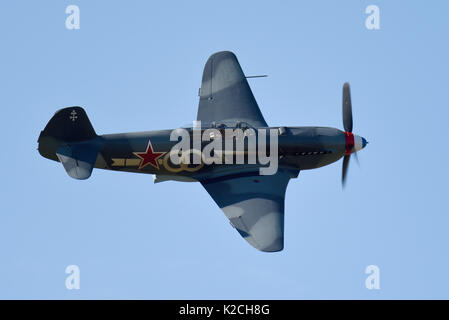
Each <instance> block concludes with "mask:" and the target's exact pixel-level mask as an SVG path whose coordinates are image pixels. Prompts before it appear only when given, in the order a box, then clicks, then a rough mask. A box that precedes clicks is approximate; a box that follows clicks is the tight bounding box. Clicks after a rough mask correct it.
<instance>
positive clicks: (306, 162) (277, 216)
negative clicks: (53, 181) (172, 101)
mask: <svg viewBox="0 0 449 320" xmlns="http://www.w3.org/2000/svg"><path fill="white" fill-rule="evenodd" d="M199 97H200V99H199V100H200V101H199V106H198V114H197V121H201V127H200V129H199V130H200V133H204V132H206V130H209V131H210V130H212V129H216V130H221V131H220V132H223V130H225V129H235V128H239V129H242V131H243V132H250V134H254V132H259V131H258V130H265V129H266V130H274V132H277V133H278V134H277V150H275V151H277V158H276V160H277V163H278V166H277V170H276V172H275V173H274V174H264V175H262V174H261V171H260V168H261V167H263V165H262V164H260V162H256V163H249V162H248V163H243V164H242V163H240V164H237V163H232V164H227V163H221V164H218V163H212V164H205V163H204V162H203V161H202V160H201V161H200V163H197V164H193V163H192V162H189V159H190V158H191V157H192V154H193V153H192V154H189V159H187V157H186V158H182V159H183V160H181V161H179V162H178V163H175V162H173V161H172V158H171V157H170V150H171V148H172V147H173V146H174V145H175V144H176V143H177V142H178V141H177V140H176V141H173V139H170V137H171V134H172V132H173V130H157V131H145V132H134V133H119V134H103V135H97V134H96V132H95V130H94V128H93V127H92V124H91V122H90V121H89V119H88V117H87V114H86V112H85V111H84V109H83V108H81V107H79V106H74V107H67V108H63V109H60V110H58V111H57V112H56V113H55V114H54V116H53V117H52V118H51V119H50V121H49V122H48V124H47V125H46V127H45V129H44V130H43V131H42V132H41V133H40V136H39V139H38V150H39V153H40V154H41V155H42V156H43V157H45V158H48V159H51V160H54V161H58V162H61V163H62V165H63V167H64V169H65V170H66V172H67V174H68V175H69V176H70V177H72V178H75V179H81V180H82V179H87V178H89V177H90V175H91V173H92V170H93V168H98V169H106V170H113V171H125V172H134V173H146V174H153V175H154V182H155V183H157V182H163V181H170V180H171V181H182V182H200V183H201V184H202V186H203V187H204V188H205V189H206V191H207V192H208V193H209V195H210V196H211V197H212V198H213V200H214V201H215V202H216V204H217V205H218V207H220V208H221V209H222V211H223V212H224V213H225V215H226V217H227V218H228V219H229V221H230V223H231V225H232V226H233V227H234V228H235V229H236V230H237V231H238V232H239V234H240V235H241V236H242V237H243V238H244V239H245V240H246V241H247V242H248V243H249V244H250V245H252V246H253V247H255V248H256V249H258V250H260V251H263V252H278V251H281V250H283V248H284V202H285V192H286V188H287V184H288V182H289V181H290V179H292V178H297V177H298V174H299V172H300V171H301V170H310V169H316V168H320V167H323V166H326V165H329V164H331V163H334V162H336V161H338V160H339V159H340V158H343V166H342V178H341V179H342V184H343V186H344V184H345V181H346V176H347V171H348V166H349V160H350V158H351V155H353V154H356V152H358V151H360V150H361V149H363V148H364V147H365V146H366V145H367V141H366V140H365V138H363V137H361V136H358V135H355V134H353V133H352V129H353V120H352V103H351V94H350V87H349V84H348V83H345V84H344V85H343V108H342V109H343V110H342V111H343V127H344V131H342V130H339V129H336V128H330V127H311V126H308V127H286V126H279V127H269V126H268V125H267V122H266V121H265V119H264V117H263V115H262V113H261V111H260V109H259V107H258V104H257V102H256V100H255V98H254V95H253V93H252V91H251V89H250V86H249V84H248V81H247V77H246V76H245V74H244V73H243V71H242V68H241V66H240V64H239V62H238V60H237V57H236V56H235V54H234V53H232V52H230V51H221V52H217V53H214V54H213V55H212V56H210V57H209V59H208V60H207V62H206V65H205V67H204V71H203V77H202V84H201V88H200V90H199ZM196 129H197V130H198V128H196ZM174 130H175V129H174ZM184 130H187V132H188V133H189V135H193V134H194V133H193V132H194V130H195V126H192V127H186V128H184ZM257 134H258V133H256V135H257ZM210 136H211V137H210V138H211V140H213V139H214V137H213V134H210ZM245 137H246V138H247V137H248V136H245ZM243 139H245V138H243ZM203 145H204V142H201V147H202V146H203ZM244 148H245V149H244V154H245V156H246V157H249V153H248V151H249V149H248V148H249V147H248V142H246V144H244ZM225 151H226V150H225ZM228 151H229V150H228ZM230 152H231V154H232V157H235V156H236V149H232V150H231V151H230ZM270 153H271V151H270ZM217 154H218V153H217ZM221 156H222V155H221ZM218 157H220V154H218ZM201 159H202V158H201ZM190 160H191V159H190Z"/></svg>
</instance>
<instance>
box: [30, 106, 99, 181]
mask: <svg viewBox="0 0 449 320" xmlns="http://www.w3.org/2000/svg"><path fill="white" fill-rule="evenodd" d="M97 137H98V136H97V134H96V133H95V130H94V128H93V127H92V124H91V123H90V121H89V118H88V117H87V114H86V112H85V111H84V109H83V108H81V107H69V108H64V109H61V110H58V111H57V112H56V113H55V115H54V116H53V117H52V118H51V119H50V121H49V122H48V123H47V125H46V126H45V129H44V130H43V131H42V132H41V134H40V136H39V140H38V143H39V147H38V150H39V153H40V154H41V155H42V156H43V157H45V158H48V159H52V160H55V161H60V162H61V163H62V164H63V166H64V168H65V169H66V171H67V173H68V175H69V176H71V177H72V178H75V179H87V178H89V177H90V175H91V173H92V169H93V167H94V166H95V161H96V159H97V155H98V150H99V142H98V139H96V138H97Z"/></svg>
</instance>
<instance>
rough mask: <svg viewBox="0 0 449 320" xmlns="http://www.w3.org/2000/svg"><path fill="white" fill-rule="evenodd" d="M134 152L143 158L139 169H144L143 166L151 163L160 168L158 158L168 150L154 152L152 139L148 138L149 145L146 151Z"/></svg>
mask: <svg viewBox="0 0 449 320" xmlns="http://www.w3.org/2000/svg"><path fill="white" fill-rule="evenodd" d="M133 153H134V154H135V155H136V156H137V157H139V158H140V159H142V161H140V166H139V170H140V169H142V168H143V167H146V166H147V165H149V164H150V165H152V166H153V167H155V168H156V169H158V170H159V164H158V163H157V159H159V158H160V157H162V156H163V155H164V154H166V152H154V151H153V146H152V145H151V140H150V139H148V146H147V150H146V151H145V152H133Z"/></svg>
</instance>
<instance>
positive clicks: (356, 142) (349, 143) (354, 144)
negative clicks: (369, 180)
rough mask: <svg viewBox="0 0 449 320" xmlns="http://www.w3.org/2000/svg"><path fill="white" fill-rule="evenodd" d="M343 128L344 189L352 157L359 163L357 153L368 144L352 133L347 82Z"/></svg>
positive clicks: (350, 105) (344, 93) (349, 91)
mask: <svg viewBox="0 0 449 320" xmlns="http://www.w3.org/2000/svg"><path fill="white" fill-rule="evenodd" d="M343 127H344V129H345V138H346V152H345V156H344V158H343V168H342V172H341V183H342V185H343V187H344V186H345V182H346V175H347V171H348V167H349V160H350V159H351V155H352V154H354V156H355V157H356V160H357V162H358V158H357V151H359V150H361V149H363V148H365V146H366V145H367V144H368V142H367V141H366V140H365V138H362V137H360V136H358V135H354V134H353V133H352V104H351V89H350V88H349V83H347V82H346V83H345V84H344V85H343Z"/></svg>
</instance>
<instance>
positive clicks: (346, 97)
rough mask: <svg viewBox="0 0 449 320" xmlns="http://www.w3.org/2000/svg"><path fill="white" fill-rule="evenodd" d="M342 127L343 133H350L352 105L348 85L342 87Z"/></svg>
mask: <svg viewBox="0 0 449 320" xmlns="http://www.w3.org/2000/svg"><path fill="white" fill-rule="evenodd" d="M343 127H344V128H345V131H347V132H352V103H351V89H350V88H349V83H347V82H345V84H344V85H343Z"/></svg>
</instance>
